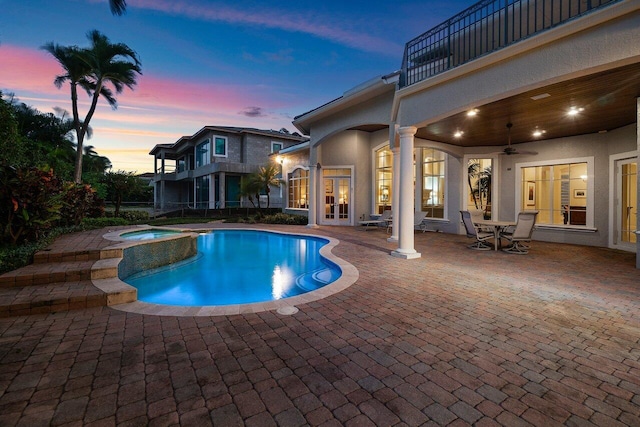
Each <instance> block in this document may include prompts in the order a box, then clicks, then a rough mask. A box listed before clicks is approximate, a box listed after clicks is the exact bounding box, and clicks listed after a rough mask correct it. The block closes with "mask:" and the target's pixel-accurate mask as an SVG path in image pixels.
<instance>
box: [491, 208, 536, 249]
mask: <svg viewBox="0 0 640 427" xmlns="http://www.w3.org/2000/svg"><path fill="white" fill-rule="evenodd" d="M537 216H538V211H522V212H520V213H519V214H518V222H517V223H516V226H515V228H514V229H513V230H505V231H503V232H501V233H500V238H503V237H504V238H505V239H507V240H508V241H509V242H510V243H511V245H510V246H508V247H506V248H504V249H502V250H503V251H505V252H509V253H512V254H520V255H524V254H527V253H529V245H528V243H530V242H531V235H532V234H533V226H534V225H535V223H536V217H537Z"/></svg>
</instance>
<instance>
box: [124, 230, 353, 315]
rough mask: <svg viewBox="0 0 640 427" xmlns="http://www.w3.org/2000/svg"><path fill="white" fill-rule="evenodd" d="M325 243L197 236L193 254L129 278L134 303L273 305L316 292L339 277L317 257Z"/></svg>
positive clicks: (251, 234) (265, 235)
mask: <svg viewBox="0 0 640 427" xmlns="http://www.w3.org/2000/svg"><path fill="white" fill-rule="evenodd" d="M327 243H328V241H327V240H325V239H320V238H315V237H305V236H296V235H287V234H277V233H269V232H263V231H249V230H220V231H215V232H213V233H208V234H202V235H200V236H198V255H196V256H195V257H193V258H190V259H188V260H185V261H182V262H180V263H177V264H172V265H170V266H165V267H161V268H158V269H154V270H149V271H145V272H141V273H137V274H134V275H132V276H129V277H128V278H127V279H125V281H126V282H127V283H129V284H130V285H132V286H134V287H136V288H137V289H138V299H139V300H140V301H145V302H149V303H155V304H171V305H186V306H199V305H230V304H246V303H254V302H265V301H274V300H279V299H282V298H287V297H292V296H296V295H301V294H304V293H306V292H310V291H313V290H316V289H319V288H321V287H323V286H325V285H327V284H329V283H331V282H333V281H335V280H336V279H338V278H339V277H340V276H341V274H342V273H341V271H340V268H339V267H338V266H337V265H335V264H334V263H332V262H331V261H329V260H327V259H325V258H324V257H322V256H320V248H321V247H322V246H324V245H326V244H327Z"/></svg>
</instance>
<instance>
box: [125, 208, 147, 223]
mask: <svg viewBox="0 0 640 427" xmlns="http://www.w3.org/2000/svg"><path fill="white" fill-rule="evenodd" d="M119 217H120V218H124V219H125V220H127V221H129V222H140V221H147V220H148V219H149V212H146V211H120V215H119Z"/></svg>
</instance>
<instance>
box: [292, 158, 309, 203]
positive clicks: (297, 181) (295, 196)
mask: <svg viewBox="0 0 640 427" xmlns="http://www.w3.org/2000/svg"><path fill="white" fill-rule="evenodd" d="M288 178H289V179H288V184H289V203H288V205H287V206H288V207H289V208H290V209H309V199H308V194H309V171H308V170H306V169H302V168H298V169H294V170H293V171H292V172H291V173H289V175H288Z"/></svg>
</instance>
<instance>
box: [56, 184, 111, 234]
mask: <svg viewBox="0 0 640 427" xmlns="http://www.w3.org/2000/svg"><path fill="white" fill-rule="evenodd" d="M62 200H63V205H62V209H61V211H60V214H61V218H60V223H61V225H63V226H71V225H80V223H81V222H82V220H83V219H85V218H100V217H102V216H104V201H103V200H102V199H101V198H100V197H98V194H97V193H96V192H95V191H94V190H93V189H92V188H91V186H89V185H87V184H74V183H71V182H70V183H66V184H65V186H64V192H63V197H62Z"/></svg>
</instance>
